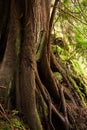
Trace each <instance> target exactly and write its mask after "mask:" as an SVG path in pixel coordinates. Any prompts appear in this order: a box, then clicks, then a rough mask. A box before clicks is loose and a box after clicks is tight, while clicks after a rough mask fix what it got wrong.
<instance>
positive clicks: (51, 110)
mask: <svg viewBox="0 0 87 130" xmlns="http://www.w3.org/2000/svg"><path fill="white" fill-rule="evenodd" d="M35 75H36V83H37V84H38V87H39V89H40V91H41V94H42V96H43V98H44V100H45V102H46V104H47V106H48V111H49V114H48V115H49V116H48V117H49V121H50V124H51V126H52V128H53V130H54V128H55V127H54V125H53V123H52V114H53V113H55V114H56V115H57V117H58V119H60V120H61V122H62V123H63V125H64V127H65V129H66V130H68V129H69V126H70V125H69V123H68V118H67V112H66V105H65V101H64V96H63V91H61V96H62V100H63V101H62V102H63V106H62V107H63V109H64V113H63V115H62V114H61V113H60V112H59V111H58V110H57V109H56V107H55V106H54V104H53V103H52V99H51V97H50V95H49V93H48V91H47V89H46V88H45V87H44V85H43V84H42V82H41V80H40V78H39V75H38V73H36V74H35Z"/></svg>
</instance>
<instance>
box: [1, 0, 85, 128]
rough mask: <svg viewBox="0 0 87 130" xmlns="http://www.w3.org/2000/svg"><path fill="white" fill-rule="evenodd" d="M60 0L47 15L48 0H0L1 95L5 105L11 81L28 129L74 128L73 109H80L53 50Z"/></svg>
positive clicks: (48, 9)
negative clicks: (52, 44)
mask: <svg viewBox="0 0 87 130" xmlns="http://www.w3.org/2000/svg"><path fill="white" fill-rule="evenodd" d="M58 2H59V0H55V3H54V7H53V10H52V14H51V18H50V0H38V1H37V0H35V1H32V0H30V1H29V0H24V1H23V0H22V1H21V0H17V1H16V0H11V1H10V0H7V1H6V4H5V3H4V2H3V0H2V1H0V7H1V6H2V5H5V7H7V8H5V9H4V12H3V13H4V14H5V15H6V17H4V15H0V17H1V18H2V22H3V24H2V25H1V21H0V58H1V60H0V62H1V66H0V96H1V97H0V98H2V97H3V100H2V99H1V100H0V101H1V103H3V104H6V105H7V100H8V99H7V97H9V96H10V93H11V89H12V88H13V82H14V87H15V89H16V95H15V93H14V95H12V96H16V99H15V102H16V106H15V107H16V109H18V110H19V111H20V112H21V113H22V114H23V116H24V117H25V120H26V122H27V124H28V126H29V128H30V130H70V129H71V130H77V129H78V127H77V124H78V121H77V119H76V118H77V117H78V115H79V113H78V112H77V111H79V109H80V110H82V109H83V106H82V103H81V100H80V98H79V96H78V93H77V92H76V91H75V89H74V84H73V83H72V80H71V78H70V77H69V75H67V74H66V68H64V66H63V65H62V64H61V62H60V61H57V60H56V57H55V56H54V54H53V52H52V51H51V46H50V35H51V30H52V24H53V19H54V15H55V10H56V6H57V4H58ZM6 5H7V6H6ZM9 7H10V10H9V9H8V8H9ZM0 10H1V11H3V9H2V8H0ZM0 14H1V13H0ZM8 17H9V20H8ZM5 32H7V34H5ZM4 36H5V40H4V38H3V37H4ZM1 53H2V55H1ZM55 71H58V72H60V73H61V75H62V77H63V81H64V83H66V85H64V84H62V83H60V81H59V80H58V79H57V77H56V76H55V75H54V72H55ZM8 92H9V94H8ZM67 101H68V102H67ZM73 104H74V105H73ZM6 105H5V107H6ZM79 112H80V111H79ZM83 115H84V114H83ZM74 116H75V117H74ZM76 121H77V122H76ZM84 121H85V119H84ZM76 123H77V124H76ZM79 126H80V125H79Z"/></svg>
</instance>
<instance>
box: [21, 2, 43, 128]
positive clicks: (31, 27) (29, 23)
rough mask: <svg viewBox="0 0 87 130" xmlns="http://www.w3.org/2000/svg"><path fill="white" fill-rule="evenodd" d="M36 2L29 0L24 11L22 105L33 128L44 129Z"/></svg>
mask: <svg viewBox="0 0 87 130" xmlns="http://www.w3.org/2000/svg"><path fill="white" fill-rule="evenodd" d="M33 9H34V3H32V1H29V2H28V1H27V3H25V12H24V36H23V43H22V48H21V75H20V78H21V79H20V85H21V107H22V112H23V113H24V115H25V116H26V118H27V122H28V123H29V127H30V129H31V130H42V125H41V122H40V119H39V116H38V112H37V108H36V97H35V89H36V84H35V69H36V54H35V47H36V45H35V41H36V40H35V39H36V36H35V19H34V18H35V17H34V12H33V11H34V10H33Z"/></svg>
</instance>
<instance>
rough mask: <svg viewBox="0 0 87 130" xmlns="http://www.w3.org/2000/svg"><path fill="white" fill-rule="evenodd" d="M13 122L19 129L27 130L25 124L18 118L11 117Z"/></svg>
mask: <svg viewBox="0 0 87 130" xmlns="http://www.w3.org/2000/svg"><path fill="white" fill-rule="evenodd" d="M11 123H12V126H13V127H15V128H18V129H19V130H25V128H24V126H23V124H22V123H21V122H20V121H19V120H17V119H16V118H15V119H11Z"/></svg>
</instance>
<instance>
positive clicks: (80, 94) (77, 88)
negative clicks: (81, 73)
mask: <svg viewBox="0 0 87 130" xmlns="http://www.w3.org/2000/svg"><path fill="white" fill-rule="evenodd" d="M70 81H71V82H72V84H73V86H74V88H75V89H76V91H77V93H78V94H79V97H80V98H81V100H82V103H83V105H84V106H86V105H87V104H86V102H85V98H84V94H83V93H82V92H81V90H80V89H79V86H78V85H77V84H76V82H75V81H74V79H73V78H71V77H70Z"/></svg>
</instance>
